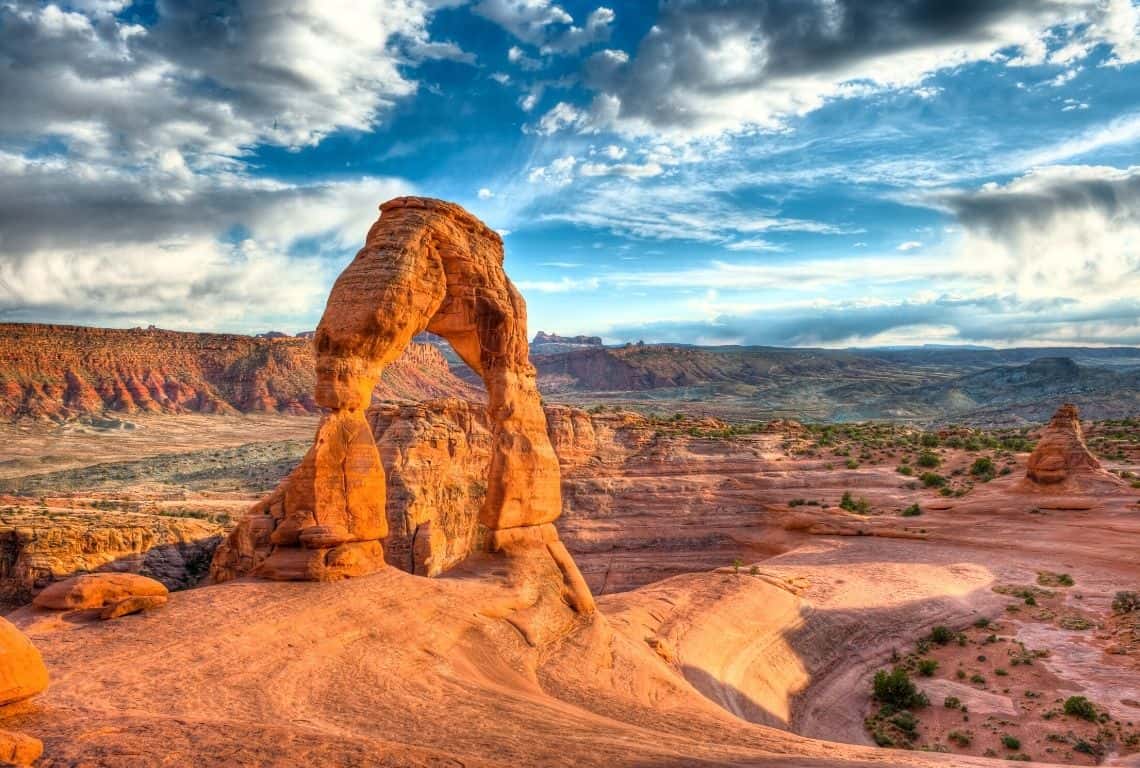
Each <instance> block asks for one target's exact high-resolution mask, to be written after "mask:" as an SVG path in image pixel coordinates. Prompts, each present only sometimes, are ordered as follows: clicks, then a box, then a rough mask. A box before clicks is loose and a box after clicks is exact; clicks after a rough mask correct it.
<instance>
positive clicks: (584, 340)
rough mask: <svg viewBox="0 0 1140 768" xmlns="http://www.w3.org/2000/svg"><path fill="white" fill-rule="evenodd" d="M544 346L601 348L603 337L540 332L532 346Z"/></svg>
mask: <svg viewBox="0 0 1140 768" xmlns="http://www.w3.org/2000/svg"><path fill="white" fill-rule="evenodd" d="M544 344H561V345H564V346H572V347H600V346H602V337H601V336H559V335H558V334H557V333H547V332H545V331H539V332H538V333H536V334H535V335H534V340H533V341H531V345H532V346H536V347H537V346H542V345H544Z"/></svg>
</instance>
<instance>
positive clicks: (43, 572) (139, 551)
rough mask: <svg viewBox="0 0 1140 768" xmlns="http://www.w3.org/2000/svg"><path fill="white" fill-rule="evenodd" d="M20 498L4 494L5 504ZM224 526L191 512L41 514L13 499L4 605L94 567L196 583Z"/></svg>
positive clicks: (4, 550)
mask: <svg viewBox="0 0 1140 768" xmlns="http://www.w3.org/2000/svg"><path fill="white" fill-rule="evenodd" d="M19 501H20V500H19V499H14V498H12V497H3V496H0V506H2V505H5V504H8V503H12V504H17V503H19ZM25 501H26V500H25ZM12 510H16V511H12ZM224 533H225V532H224V530H223V529H222V527H221V526H219V525H215V524H213V523H209V522H206V521H205V520H196V519H192V518H176V517H166V516H165V515H163V516H155V515H138V514H132V513H125V512H107V511H102V510H87V509H75V510H70V511H54V512H53V514H51V515H43V514H40V513H38V512H37V511H36V510H35V509H34V508H25V509H23V510H19V509H18V508H17V507H15V506H12V507H9V509H8V511H6V513H5V515H4V517H3V520H0V606H3V605H4V604H22V603H26V602H29V601H30V600H31V599H32V597H33V595H35V593H36V592H37V591H38V590H40V589H42V588H44V587H46V586H47V585H49V584H51V583H52V582H54V581H58V580H62V579H65V578H69V577H71V576H72V575H74V574H76V573H83V572H90V571H115V572H117V573H141V574H142V575H144V576H150V577H152V578H154V579H157V580H159V581H161V582H162V583H163V584H165V585H166V586H167V587H168V588H170V589H181V588H185V587H192V586H194V585H195V584H196V583H197V579H198V576H200V575H201V574H202V573H203V572H204V570H205V569H206V567H207V566H208V565H209V562H210V558H211V557H212V556H213V551H214V548H215V547H216V546H217V543H218V542H219V541H220V540H221V538H222V536H223V534H224Z"/></svg>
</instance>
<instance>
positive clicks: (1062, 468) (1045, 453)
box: [1025, 403, 1101, 485]
mask: <svg viewBox="0 0 1140 768" xmlns="http://www.w3.org/2000/svg"><path fill="white" fill-rule="evenodd" d="M1100 468H1101V467H1100V462H1099V461H1097V459H1096V457H1095V456H1093V455H1092V453H1091V452H1090V451H1089V449H1088V446H1087V445H1085V438H1084V433H1083V432H1082V431H1081V417H1080V413H1079V411H1078V410H1077V406H1075V405H1073V404H1071V403H1065V404H1064V405H1062V406H1061V407H1060V408H1058V409H1057V412H1056V413H1055V414H1053V418H1052V420H1050V422H1049V426H1047V427H1046V428H1045V429H1044V431H1043V432H1042V433H1041V438H1040V439H1039V440H1038V441H1037V448H1036V449H1035V450H1034V451H1033V453H1032V455H1030V457H1029V465H1028V467H1027V469H1026V473H1025V474H1026V477H1028V478H1029V479H1030V480H1032V481H1033V482H1035V483H1039V484H1042V485H1053V484H1059V483H1063V482H1065V480H1067V479H1068V478H1069V477H1070V476H1071V475H1073V474H1079V473H1082V472H1086V473H1087V472H1095V471H1097V470H1099V469H1100Z"/></svg>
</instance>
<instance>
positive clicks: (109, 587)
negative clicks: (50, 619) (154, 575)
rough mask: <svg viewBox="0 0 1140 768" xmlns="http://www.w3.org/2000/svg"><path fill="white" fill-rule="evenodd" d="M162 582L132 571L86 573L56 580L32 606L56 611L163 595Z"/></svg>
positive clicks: (85, 608) (41, 593) (166, 591)
mask: <svg viewBox="0 0 1140 768" xmlns="http://www.w3.org/2000/svg"><path fill="white" fill-rule="evenodd" d="M167 594H168V590H167V589H166V587H165V586H163V585H162V582H159V581H155V580H154V579H149V578H147V577H146V576H139V575H138V574H135V573H85V574H82V575H80V576H73V577H72V578H70V579H64V580H63V581H57V582H56V583H55V584H52V585H50V586H48V587H46V588H45V589H44V590H43V591H42V592H40V593H39V594H38V595H36V598H35V599H34V600H33V601H32V605H34V606H36V607H37V608H48V609H51V610H55V611H76V610H89V609H92V608H103V607H105V606H108V605H113V604H115V603H118V602H121V601H123V600H126V599H127V598H132V597H150V596H157V597H162V598H165V597H166V595H167Z"/></svg>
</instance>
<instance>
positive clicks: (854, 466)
mask: <svg viewBox="0 0 1140 768" xmlns="http://www.w3.org/2000/svg"><path fill="white" fill-rule="evenodd" d="M847 468H848V469H859V462H857V461H856V460H855V459H848V460H847Z"/></svg>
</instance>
